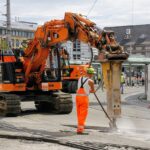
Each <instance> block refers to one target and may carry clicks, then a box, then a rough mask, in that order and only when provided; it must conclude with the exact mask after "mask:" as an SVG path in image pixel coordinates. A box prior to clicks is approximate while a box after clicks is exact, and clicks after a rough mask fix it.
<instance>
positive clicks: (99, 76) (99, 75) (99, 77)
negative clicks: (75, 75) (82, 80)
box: [97, 73, 101, 84]
mask: <svg viewBox="0 0 150 150" xmlns="http://www.w3.org/2000/svg"><path fill="white" fill-rule="evenodd" d="M97 79H98V84H100V82H101V74H100V73H98V77H97Z"/></svg>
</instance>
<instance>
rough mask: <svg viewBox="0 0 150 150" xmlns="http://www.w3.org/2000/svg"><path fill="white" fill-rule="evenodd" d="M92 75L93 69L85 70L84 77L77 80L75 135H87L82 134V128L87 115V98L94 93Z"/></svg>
mask: <svg viewBox="0 0 150 150" xmlns="http://www.w3.org/2000/svg"><path fill="white" fill-rule="evenodd" d="M94 74H95V71H94V68H92V67H90V68H87V72H86V76H83V77H80V78H79V80H78V90H77V93H76V109H77V119H78V127H77V134H87V133H85V132H84V127H85V121H86V118H87V114H88V106H89V98H88V96H89V94H90V93H94V92H95V89H94V81H93V80H92V77H93V75H94Z"/></svg>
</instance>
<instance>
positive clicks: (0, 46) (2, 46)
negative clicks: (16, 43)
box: [0, 38, 8, 50]
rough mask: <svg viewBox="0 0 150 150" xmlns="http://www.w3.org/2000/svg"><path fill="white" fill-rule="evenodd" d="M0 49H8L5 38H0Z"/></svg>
mask: <svg viewBox="0 0 150 150" xmlns="http://www.w3.org/2000/svg"><path fill="white" fill-rule="evenodd" d="M0 49H1V50H7V49H8V44H7V41H6V39H2V38H0Z"/></svg>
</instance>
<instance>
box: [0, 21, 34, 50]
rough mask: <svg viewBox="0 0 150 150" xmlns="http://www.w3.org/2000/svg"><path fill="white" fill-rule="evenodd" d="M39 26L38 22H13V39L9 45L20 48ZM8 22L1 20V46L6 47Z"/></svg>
mask: <svg viewBox="0 0 150 150" xmlns="http://www.w3.org/2000/svg"><path fill="white" fill-rule="evenodd" d="M36 28H37V23H32V22H24V21H16V22H12V23H11V41H10V43H9V47H11V48H20V47H22V44H21V43H22V42H23V41H24V40H28V39H32V38H33V36H34V31H35V30H36ZM6 35H7V29H6V23H5V22H4V21H0V48H1V49H3V48H4V47H6Z"/></svg>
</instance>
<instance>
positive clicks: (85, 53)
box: [62, 40, 98, 64]
mask: <svg viewBox="0 0 150 150" xmlns="http://www.w3.org/2000/svg"><path fill="white" fill-rule="evenodd" d="M62 46H63V47H64V48H66V49H67V51H68V52H69V55H70V61H72V62H79V61H80V62H81V63H83V64H85V63H88V62H89V61H90V60H91V56H92V55H91V48H90V46H89V45H88V44H86V43H83V42H80V41H78V40H76V41H74V42H71V41H67V42H65V43H63V44H62ZM92 51H93V59H94V58H95V56H97V55H98V50H97V49H96V48H92Z"/></svg>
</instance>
